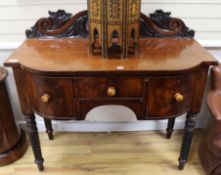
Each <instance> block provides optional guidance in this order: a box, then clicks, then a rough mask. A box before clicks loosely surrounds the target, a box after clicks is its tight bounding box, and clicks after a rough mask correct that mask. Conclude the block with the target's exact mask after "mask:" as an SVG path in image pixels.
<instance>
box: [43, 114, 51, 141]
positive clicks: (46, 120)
mask: <svg viewBox="0 0 221 175" xmlns="http://www.w3.org/2000/svg"><path fill="white" fill-rule="evenodd" d="M44 122H45V127H46V132H47V134H48V138H49V140H53V128H52V124H51V120H50V119H46V118H44Z"/></svg>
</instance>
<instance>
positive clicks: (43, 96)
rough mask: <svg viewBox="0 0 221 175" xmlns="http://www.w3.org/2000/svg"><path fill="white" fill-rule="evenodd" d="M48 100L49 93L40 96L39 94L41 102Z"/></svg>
mask: <svg viewBox="0 0 221 175" xmlns="http://www.w3.org/2000/svg"><path fill="white" fill-rule="evenodd" d="M49 100H50V95H48V94H43V95H42V96H41V101H42V102H43V103H45V104H46V103H48V102H49Z"/></svg>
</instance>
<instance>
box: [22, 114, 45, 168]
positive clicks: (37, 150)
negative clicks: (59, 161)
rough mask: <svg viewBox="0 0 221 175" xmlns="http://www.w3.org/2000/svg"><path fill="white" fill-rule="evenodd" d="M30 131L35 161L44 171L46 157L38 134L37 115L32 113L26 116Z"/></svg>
mask: <svg viewBox="0 0 221 175" xmlns="http://www.w3.org/2000/svg"><path fill="white" fill-rule="evenodd" d="M26 122H27V128H28V133H29V137H30V142H31V146H32V150H33V154H34V157H35V163H36V164H37V166H38V169H39V170H40V171H42V170H43V169H44V166H43V162H44V159H43V157H42V154H41V145H40V140H39V136H38V129H37V126H36V122H35V115H34V114H31V115H29V116H27V118H26Z"/></svg>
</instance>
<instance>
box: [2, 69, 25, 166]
mask: <svg viewBox="0 0 221 175" xmlns="http://www.w3.org/2000/svg"><path fill="white" fill-rule="evenodd" d="M7 75H8V74H7V71H6V70H5V69H4V68H3V67H0V166H3V165H8V164H10V163H12V162H14V161H16V160H18V159H19V158H20V157H21V156H22V155H23V154H24V153H25V151H26V148H27V143H26V137H25V133H24V132H23V131H21V130H20V129H19V128H18V127H17V125H16V123H15V119H14V115H13V112H12V108H11V104H10V101H9V96H8V91H7V87H6V83H5V79H6V78H7Z"/></svg>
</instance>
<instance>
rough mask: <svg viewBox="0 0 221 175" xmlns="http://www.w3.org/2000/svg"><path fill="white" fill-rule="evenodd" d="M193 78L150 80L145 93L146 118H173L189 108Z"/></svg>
mask: <svg viewBox="0 0 221 175" xmlns="http://www.w3.org/2000/svg"><path fill="white" fill-rule="evenodd" d="M193 80H194V79H193V76H181V77H171V78H166V77H165V78H151V79H150V81H149V86H148V92H147V117H153V118H154V117H159V118H163V117H166V116H175V115H179V114H182V113H185V112H186V111H188V110H189V109H190V107H191V101H192V93H193V92H192V91H193V88H192V87H193V83H194V82H193Z"/></svg>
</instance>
